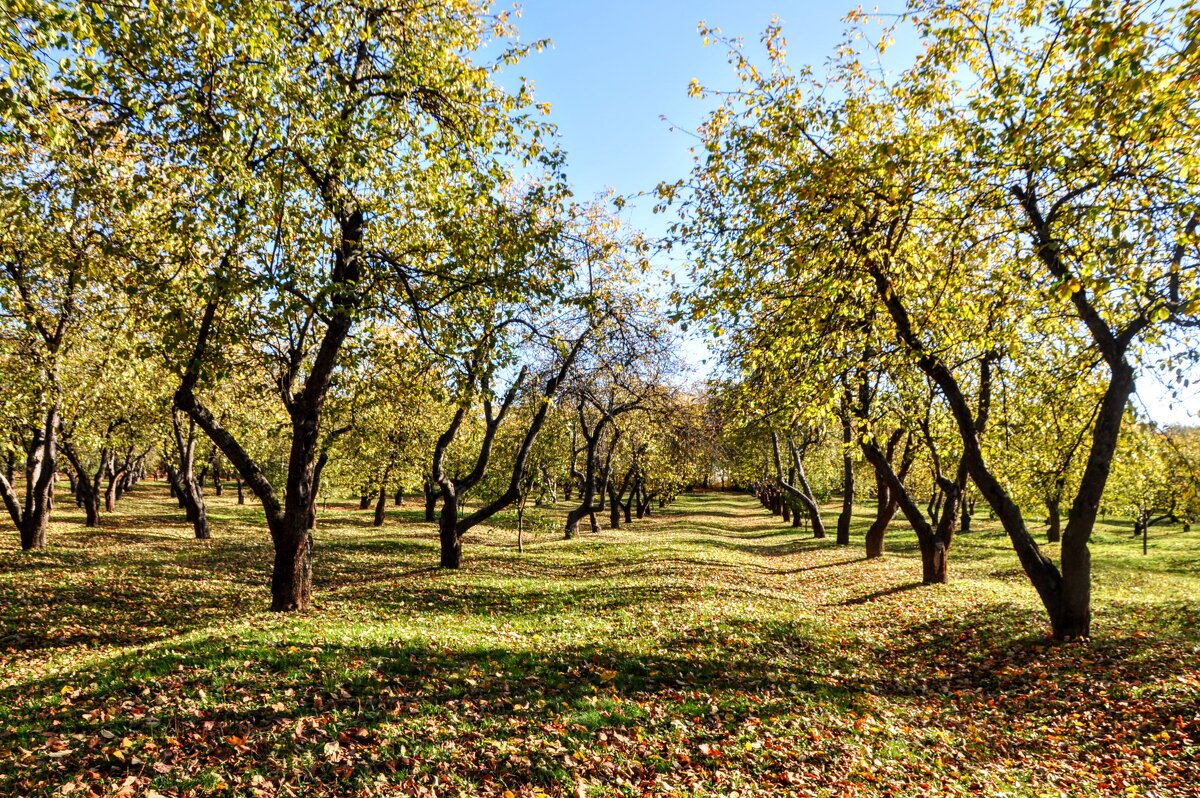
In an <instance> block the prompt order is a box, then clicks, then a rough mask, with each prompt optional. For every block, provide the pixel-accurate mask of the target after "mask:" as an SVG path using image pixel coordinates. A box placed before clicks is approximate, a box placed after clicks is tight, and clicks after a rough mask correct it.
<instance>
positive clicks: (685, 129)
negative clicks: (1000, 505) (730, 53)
mask: <svg viewBox="0 0 1200 798" xmlns="http://www.w3.org/2000/svg"><path fill="white" fill-rule="evenodd" d="M864 5H867V6H868V7H870V5H869V4H864ZM520 6H521V9H522V11H521V18H520V19H519V20H518V27H519V28H520V31H521V38H522V40H524V41H527V42H530V41H534V40H538V39H549V40H551V41H552V42H553V47H551V48H550V49H547V50H544V51H543V52H542V53H540V54H535V55H531V56H530V57H529V59H528V60H526V61H524V62H522V63H521V64H519V65H518V66H516V67H512V68H510V74H515V75H523V76H525V77H527V78H529V79H530V80H532V81H533V83H534V87H535V95H536V97H537V98H538V100H539V101H540V102H548V103H550V105H551V117H550V118H551V119H552V120H553V121H554V122H555V124H557V125H558V128H559V132H560V134H561V138H562V143H563V146H564V147H565V148H566V151H567V155H568V174H569V176H570V179H571V182H572V183H573V184H574V187H575V193H576V196H577V197H579V198H580V199H587V198H590V197H591V196H592V195H595V194H598V193H600V192H602V191H604V190H606V189H608V188H611V189H613V190H615V191H616V192H617V193H618V194H621V195H624V196H630V195H634V194H637V193H639V192H645V191H651V190H652V189H653V188H654V186H656V185H657V184H658V183H659V182H661V181H664V180H676V179H679V178H681V177H683V176H685V175H686V174H687V173H688V171H689V169H690V168H691V163H692V162H691V156H690V155H689V153H688V148H689V147H690V146H691V145H692V144H693V143H694V139H693V138H692V132H693V131H694V130H695V129H696V127H697V126H698V125H699V124H700V122H701V120H702V119H703V117H704V115H705V113H706V112H707V110H708V109H709V108H711V107H712V105H713V102H714V101H702V100H697V99H694V98H691V97H689V96H688V93H687V87H688V83H689V82H690V81H691V80H692V78H696V79H698V80H699V81H700V83H701V84H702V85H704V86H706V87H715V88H721V87H727V88H733V87H734V86H735V85H736V83H737V81H736V78H735V77H734V73H733V69H732V67H730V66H729V65H728V63H727V62H726V52H725V48H724V47H723V46H722V45H719V44H712V45H709V46H708V47H705V46H704V45H703V43H702V41H701V37H700V35H699V34H698V33H697V30H696V26H697V23H699V22H700V21H701V20H704V21H705V22H707V23H708V24H709V25H714V26H717V27H719V28H721V30H722V32H723V33H724V34H726V35H728V36H740V37H742V38H744V39H745V40H746V43H747V45H748V49H750V50H754V49H755V47H754V45H756V44H757V42H758V40H759V37H760V35H761V34H762V31H763V29H764V28H766V26H767V25H768V24H769V23H770V21H771V18H772V17H773V16H778V17H779V19H780V20H781V21H782V22H783V23H784V33H785V35H786V37H787V40H788V58H789V60H790V61H791V62H792V64H793V65H800V64H812V65H814V66H819V65H821V64H823V63H824V61H825V60H826V58H828V56H829V55H831V54H832V53H833V51H834V49H835V47H836V46H837V44H838V43H839V42H840V41H841V36H842V31H843V28H844V25H843V23H842V21H841V20H842V17H844V16H845V14H846V12H848V11H850V10H851V9H853V8H856V7H857V6H858V3H855V2H839V1H837V0H835V1H834V2H822V1H821V0H640V2H639V1H638V0H524V2H521V3H520ZM880 6H881V8H882V9H883V10H885V11H886V10H889V7H890V6H894V7H895V9H894V10H899V8H900V7H902V4H901V3H898V2H897V3H887V2H885V3H880ZM895 49H897V50H899V49H902V47H897V48H895ZM664 118H665V120H664ZM652 205H653V201H652V200H650V199H644V200H642V201H640V202H635V203H634V204H632V205H631V206H630V207H629V208H627V210H626V212H625V216H626V219H627V221H628V222H629V223H630V224H632V225H633V226H635V227H637V228H638V229H641V230H643V231H645V232H646V233H648V234H650V235H661V234H663V233H664V232H665V230H666V225H667V223H668V222H669V220H668V219H666V218H664V217H661V216H654V215H653V214H652V213H651V207H652ZM706 354H707V352H706V350H705V347H704V346H703V344H702V342H697V341H693V342H691V343H690V344H689V346H688V356H689V359H691V360H692V361H694V363H695V365H696V366H698V367H699V370H700V371H701V372H703V371H704V370H705V369H704V367H703V366H702V365H701V364H700V362H699V361H701V360H702V359H703V358H704V357H705V356H706ZM1186 393H1187V396H1186V397H1185V398H1184V399H1183V401H1181V402H1172V401H1171V400H1170V399H1169V398H1168V397H1167V392H1166V390H1165V389H1164V388H1163V386H1162V385H1161V383H1160V382H1159V381H1158V380H1156V379H1155V378H1153V377H1150V376H1147V377H1143V378H1142V379H1141V380H1139V395H1140V397H1141V401H1140V402H1138V404H1141V405H1144V406H1145V407H1146V408H1147V409H1148V410H1149V412H1150V414H1151V416H1152V417H1153V418H1154V419H1155V420H1156V421H1159V422H1164V423H1170V422H1184V423H1197V421H1198V420H1200V416H1198V415H1197V413H1198V411H1200V396H1198V395H1197V391H1196V388H1195V386H1193V388H1192V389H1191V390H1189V391H1187V392H1186Z"/></svg>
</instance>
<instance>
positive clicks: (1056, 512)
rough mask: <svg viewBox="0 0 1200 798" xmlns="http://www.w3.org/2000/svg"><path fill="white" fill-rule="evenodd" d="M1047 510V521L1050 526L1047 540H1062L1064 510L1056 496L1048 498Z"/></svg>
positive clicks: (1051, 541) (1048, 541)
mask: <svg viewBox="0 0 1200 798" xmlns="http://www.w3.org/2000/svg"><path fill="white" fill-rule="evenodd" d="M1046 511H1047V516H1046V523H1047V524H1049V527H1050V528H1049V529H1047V530H1046V542H1047V543H1058V542H1059V541H1061V540H1062V512H1061V507H1060V506H1059V500H1058V499H1056V498H1050V499H1046Z"/></svg>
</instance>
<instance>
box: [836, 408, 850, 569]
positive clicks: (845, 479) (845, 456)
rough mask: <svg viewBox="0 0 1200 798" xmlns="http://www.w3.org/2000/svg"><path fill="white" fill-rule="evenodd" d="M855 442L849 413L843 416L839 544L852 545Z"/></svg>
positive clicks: (838, 525) (838, 526) (838, 524)
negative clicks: (852, 448)
mask: <svg viewBox="0 0 1200 798" xmlns="http://www.w3.org/2000/svg"><path fill="white" fill-rule="evenodd" d="M853 442H854V429H853V428H852V427H851V424H850V417H849V415H843V417H842V444H843V446H844V447H845V448H843V449H842V512H841V514H840V515H838V523H837V545H839V546H849V545H850V524H851V522H852V521H853V520H854V456H853V455H852V454H851V449H850V446H851V445H852V444H853Z"/></svg>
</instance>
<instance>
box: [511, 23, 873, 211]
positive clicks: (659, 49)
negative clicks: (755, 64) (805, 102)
mask: <svg viewBox="0 0 1200 798" xmlns="http://www.w3.org/2000/svg"><path fill="white" fill-rule="evenodd" d="M521 7H522V16H521V19H520V20H519V27H520V30H521V38H522V39H523V40H525V41H533V40H537V39H543V38H544V39H550V40H551V41H552V42H553V43H554V47H553V49H550V50H547V51H544V52H543V53H541V54H539V55H534V56H531V57H530V58H529V59H528V60H527V61H525V62H524V63H522V64H521V65H520V66H518V67H517V68H515V70H514V71H515V72H516V73H518V74H523V75H525V76H526V77H528V78H530V79H531V80H533V81H534V84H535V87H536V95H537V97H538V99H539V100H540V101H543V102H549V103H550V104H551V108H552V112H551V118H552V119H553V120H554V122H555V123H556V124H557V125H558V126H559V129H560V131H561V133H562V139H563V142H564V144H565V146H566V148H567V152H568V156H569V159H570V175H571V179H572V182H573V183H574V184H575V187H576V192H577V194H578V196H579V197H580V198H586V197H590V196H591V195H593V194H596V193H598V192H601V191H603V190H604V189H606V188H613V189H615V190H616V191H617V193H619V194H623V195H629V194H634V193H637V192H640V191H648V190H650V189H652V188H654V186H655V185H656V184H657V183H658V182H660V181H662V180H674V179H677V178H679V177H682V176H684V175H685V174H686V173H687V171H688V169H689V168H690V166H691V157H690V156H689V155H688V147H689V146H690V144H691V143H692V142H691V139H690V137H689V135H688V134H689V132H691V131H694V130H695V129H696V127H697V126H698V125H699V123H700V121H701V119H702V118H703V116H704V113H705V111H706V110H707V108H709V107H710V104H706V103H705V102H703V101H700V100H696V99H693V98H690V97H688V93H687V87H688V83H689V81H691V79H692V78H697V79H699V80H700V82H701V83H702V84H704V85H706V86H730V87H731V86H733V85H734V84H735V83H736V81H735V79H734V78H733V70H732V68H731V67H729V65H728V64H727V63H726V61H725V50H724V48H723V47H722V46H720V45H716V44H713V45H710V46H708V47H704V46H703V44H702V42H701V37H700V36H699V35H698V34H697V32H696V25H697V23H699V22H700V20H705V21H706V22H708V23H709V24H710V25H717V26H719V27H720V28H721V29H722V31H724V32H725V33H726V34H728V35H732V36H742V37H744V38H745V39H746V41H747V42H748V43H756V42H757V41H758V38H759V36H760V35H761V33H762V31H763V29H764V28H766V26H767V24H768V23H769V22H770V21H771V18H772V16H774V15H778V16H779V18H780V19H781V20H783V21H784V22H785V24H786V26H787V27H786V30H787V35H788V42H789V45H790V47H789V55H790V57H791V58H792V60H793V61H796V62H798V63H799V62H807V63H821V62H822V61H823V60H824V59H825V57H826V56H827V55H828V54H830V53H831V52H832V51H833V48H834V46H835V45H836V44H837V42H838V40H839V38H840V35H841V31H842V23H841V21H840V20H841V18H842V17H843V16H844V15H845V13H846V11H848V10H849V9H851V8H853V7H854V6H853V5H852V4H845V5H843V4H842V3H840V2H832V3H828V2H814V1H813V0H735V1H731V0H641V2H637V0H526V1H525V2H522V3H521ZM663 117H666V119H667V120H669V122H668V121H663ZM673 125H674V126H677V129H676V130H675V131H674V132H672V130H671V128H672V126H673ZM642 211H644V212H642ZM649 217H650V214H649V204H648V203H646V208H644V209H642V208H640V207H639V208H637V209H635V210H634V212H633V218H632V220H631V221H633V222H634V223H635V224H637V225H638V226H639V227H641V228H643V229H647V232H651V233H655V232H661V231H662V227H663V223H662V220H655V219H653V218H649Z"/></svg>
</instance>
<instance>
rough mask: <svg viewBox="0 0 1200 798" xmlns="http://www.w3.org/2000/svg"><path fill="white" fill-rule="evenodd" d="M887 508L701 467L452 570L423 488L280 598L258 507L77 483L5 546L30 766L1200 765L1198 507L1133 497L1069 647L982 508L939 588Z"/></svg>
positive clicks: (385, 787) (452, 784)
mask: <svg viewBox="0 0 1200 798" xmlns="http://www.w3.org/2000/svg"><path fill="white" fill-rule="evenodd" d="M862 512H863V513H864V514H863V515H862V516H861V517H859V518H857V519H856V524H855V530H854V531H855V536H854V539H855V543H856V545H855V546H853V547H850V548H841V549H839V548H837V547H835V546H833V545H832V544H831V543H829V542H827V541H826V542H819V541H813V540H811V539H808V538H807V537H805V535H803V534H802V533H800V534H798V533H796V532H793V531H792V530H790V529H786V528H784V527H783V526H782V524H781V523H780V522H779V520H778V519H774V518H771V517H770V516H768V515H767V514H766V513H764V512H762V511H761V510H760V509H758V508H757V506H756V505H755V504H754V503H753V502H752V500H750V499H748V498H746V497H742V496H735V495H731V494H715V493H708V494H697V495H694V496H688V497H685V498H683V499H681V500H680V502H679V503H678V504H677V505H676V506H674V507H672V508H669V509H668V510H667V511H664V512H662V513H661V514H660V515H659V516H657V517H656V518H653V519H647V520H645V521H642V522H638V523H635V524H634V525H632V526H631V527H627V528H623V529H621V530H619V531H612V530H606V531H604V532H602V533H601V534H600V535H599V536H595V535H591V534H590V533H584V534H583V535H582V536H581V537H580V538H579V539H577V540H574V541H562V540H559V539H558V538H559V535H558V534H557V532H554V533H551V532H543V533H540V534H538V535H536V536H535V537H534V539H533V541H532V543H530V544H528V546H527V551H526V553H525V554H523V555H519V554H517V552H516V550H515V532H514V531H513V530H512V529H511V528H508V525H509V523H510V522H511V519H505V518H501V519H500V520H499V524H498V526H497V527H493V528H487V529H483V530H481V531H479V532H478V533H477V534H473V535H471V536H470V537H469V538H468V539H467V541H466V546H465V560H466V561H465V566H464V568H463V569H462V570H461V571H459V572H455V573H449V572H443V571H440V570H439V569H437V568H435V567H432V566H434V565H435V564H436V562H437V554H436V540H435V534H434V532H433V530H432V528H431V527H430V525H427V524H424V523H422V522H420V521H419V520H418V513H416V512H415V511H412V510H399V511H397V510H389V517H388V524H387V526H385V527H384V528H383V529H375V528H372V527H371V526H370V525H369V520H370V512H361V511H358V510H356V509H353V508H352V506H351V505H345V506H337V507H330V508H328V509H327V510H326V511H325V512H324V513H323V514H322V516H321V521H320V526H319V529H318V530H317V560H316V565H315V575H316V585H315V596H316V606H315V607H314V609H313V610H312V611H311V612H309V613H307V614H305V615H302V616H279V615H272V614H270V613H268V612H266V611H265V607H266V606H267V603H268V591H267V587H266V585H267V582H268V577H269V568H270V562H271V559H270V543H269V539H268V536H267V535H266V532H265V528H264V526H263V524H262V523H261V513H259V512H258V511H256V510H254V509H253V508H252V507H249V506H246V507H238V506H236V505H235V504H233V503H232V499H231V498H230V497H228V496H226V497H222V498H215V497H212V498H210V516H211V517H212V520H213V525H214V534H215V539H214V540H213V541H211V542H206V543H200V542H197V541H195V540H192V539H190V537H189V534H190V530H189V527H188V526H187V525H186V524H185V523H184V522H183V518H182V516H181V515H179V514H177V513H176V512H174V508H173V506H172V505H171V504H170V503H169V502H168V500H167V497H166V496H165V493H164V491H163V489H162V487H161V486H160V485H155V484H145V485H142V486H139V488H138V489H137V491H135V492H134V493H133V494H132V495H130V496H129V497H127V498H126V499H125V500H123V502H122V503H121V505H120V506H119V507H118V509H117V512H116V513H114V514H112V515H107V516H105V517H104V518H103V519H102V526H101V528H100V529H98V530H85V529H84V528H83V527H82V524H81V521H82V518H81V517H79V516H78V515H77V514H76V512H75V511H74V510H73V509H72V508H64V509H62V510H60V511H58V513H57V521H56V523H55V525H54V527H53V529H52V530H51V547H50V548H49V549H48V550H46V551H44V552H36V553H20V552H17V551H15V550H14V549H15V535H14V534H11V530H7V532H6V535H7V539H8V540H9V544H11V545H9V546H8V547H7V548H6V550H4V551H3V553H0V794H3V795H27V796H33V795H50V794H74V795H85V796H86V795H89V794H94V795H123V796H132V795H154V794H158V795H164V796H189V795H196V796H199V795H258V796H275V795H280V796H283V795H320V794H330V795H332V794H337V795H359V794H361V795H426V796H433V795H437V796H447V795H450V796H453V795H469V796H474V795H497V796H506V795H509V794H512V795H524V796H531V795H539V794H542V793H545V794H549V795H580V794H583V795H587V796H604V795H701V796H710V795H711V796H717V795H722V796H733V795H741V796H749V795H773V794H778V795H858V796H885V795H886V796H904V795H978V794H987V795H1032V796H1043V795H1063V796H1066V795H1070V796H1075V795H1116V794H1119V795H1159V796H1179V795H1200V788H1198V787H1197V786H1196V785H1197V784H1198V783H1200V630H1198V628H1197V627H1198V623H1197V621H1198V619H1200V611H1198V610H1197V605H1196V596H1197V594H1198V593H1197V588H1198V587H1200V533H1196V532H1192V533H1182V532H1180V531H1177V530H1169V529H1161V528H1155V529H1154V530H1152V532H1151V534H1152V537H1151V540H1150V554H1149V556H1146V557H1143V556H1142V554H1141V548H1140V541H1135V540H1133V539H1132V538H1130V537H1129V535H1130V528H1129V525H1128V524H1119V523H1113V524H1106V525H1105V526H1103V527H1102V528H1101V529H1100V530H1099V531H1098V533H1097V535H1096V545H1095V547H1094V559H1095V587H1094V598H1095V609H1096V619H1095V621H1094V623H1093V633H1094V634H1095V638H1094V639H1093V640H1092V641H1090V642H1088V643H1080V644H1067V645H1056V644H1051V643H1049V642H1047V640H1046V622H1045V619H1044V617H1043V613H1042V611H1041V609H1040V606H1039V605H1038V603H1037V601H1036V597H1035V596H1034V594H1033V591H1032V589H1031V588H1030V587H1029V585H1028V583H1027V582H1026V580H1025V578H1024V576H1023V575H1022V574H1021V573H1020V571H1019V568H1018V566H1017V562H1016V558H1015V555H1013V553H1012V552H1011V550H1010V549H1009V547H1008V543H1007V540H1006V538H1004V537H1003V535H1002V534H1001V533H1000V532H999V530H998V529H997V528H996V525H995V524H993V523H989V522H987V521H986V520H984V518H983V515H984V514H983V513H981V514H980V517H979V518H978V519H977V521H976V527H977V530H976V531H974V532H972V533H971V534H969V535H965V536H962V537H960V538H959V540H958V541H957V542H956V546H955V550H954V551H953V552H952V555H951V579H952V582H951V584H949V585H945V586H937V587H922V586H919V585H917V584H916V580H917V579H918V578H919V573H920V563H919V559H918V558H917V555H916V551H915V546H914V541H913V540H912V533H911V532H910V531H909V530H907V529H906V528H905V527H904V526H903V525H902V524H901V523H897V524H896V525H895V526H894V527H893V529H892V531H891V532H890V533H889V543H888V545H889V554H888V556H887V557H885V558H884V559H882V560H876V561H870V562H868V561H866V560H864V559H863V557H862V554H861V546H860V545H858V544H859V541H861V536H862V532H863V531H864V530H865V527H866V525H867V523H868V517H867V508H863V511H862ZM833 513H834V510H833V509H832V507H831V508H830V512H829V514H830V516H831V517H832V515H833ZM550 515H551V516H553V513H550Z"/></svg>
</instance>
